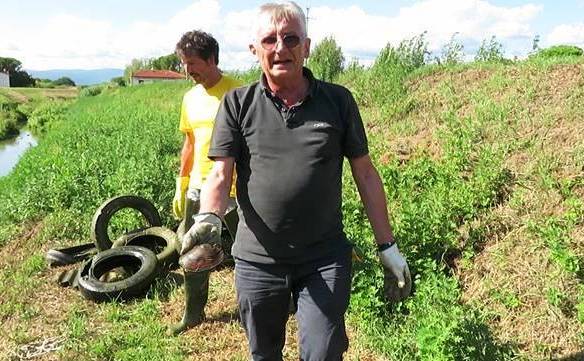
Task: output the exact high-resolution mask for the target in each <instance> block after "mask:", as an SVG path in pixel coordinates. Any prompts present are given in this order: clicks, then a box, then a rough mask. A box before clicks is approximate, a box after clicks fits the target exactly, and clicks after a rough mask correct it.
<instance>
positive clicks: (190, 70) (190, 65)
mask: <svg viewBox="0 0 584 361" xmlns="http://www.w3.org/2000/svg"><path fill="white" fill-rule="evenodd" d="M180 60H181V62H182V64H183V67H184V69H185V71H186V72H187V74H189V76H190V77H191V78H192V79H193V80H194V81H195V82H197V83H199V84H201V85H203V86H204V87H205V88H207V87H208V85H209V81H210V79H209V77H210V75H211V74H212V71H213V69H214V68H216V67H217V65H215V62H214V60H213V57H210V58H209V59H208V60H203V59H201V58H200V57H198V56H196V55H181V57H180Z"/></svg>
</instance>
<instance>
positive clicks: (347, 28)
mask: <svg viewBox="0 0 584 361" xmlns="http://www.w3.org/2000/svg"><path fill="white" fill-rule="evenodd" d="M263 2H264V1H236V0H167V1H164V2H163V1H147V0H142V1H137V0H126V1H114V0H100V1H92V2H86V1H81V0H52V1H50V2H49V1H46V0H45V1H41V0H21V1H8V0H3V1H2V3H1V4H0V9H1V11H0V56H10V57H15V58H17V59H19V60H21V61H22V63H23V66H24V68H26V69H34V70H44V69H63V68H77V69H96V68H105V67H115V68H123V67H124V66H125V65H126V64H128V63H129V62H130V61H131V59H132V58H143V57H153V56H160V55H165V54H168V53H170V52H171V51H172V50H173V47H174V44H175V43H176V41H177V40H178V38H179V37H180V35H181V34H182V33H183V32H185V31H187V30H190V29H194V28H200V29H203V30H206V31H209V32H211V33H212V34H213V35H215V37H216V38H217V39H218V40H219V42H220V46H221V56H220V58H221V59H220V60H221V66H222V67H223V68H225V69H245V68H248V67H249V66H251V65H252V64H253V63H254V58H253V57H252V56H251V55H250V54H249V52H248V51H247V44H248V43H249V40H250V35H249V34H250V26H251V19H252V18H253V10H254V9H255V8H256V7H257V6H258V5H259V4H261V3H263ZM297 3H298V4H299V5H300V6H301V7H302V8H304V9H306V8H309V9H310V11H309V36H310V37H311V38H312V44H313V45H314V44H316V43H318V41H320V40H321V39H322V38H323V37H325V36H328V35H333V36H334V37H335V39H336V40H337V43H339V45H340V46H341V48H342V49H343V52H344V54H345V57H346V58H347V59H353V58H354V59H358V60H359V61H361V62H363V63H369V62H371V61H372V60H373V59H374V57H375V55H376V54H377V52H378V51H379V49H381V48H382V47H383V46H384V45H385V44H387V43H388V42H391V43H392V44H397V43H399V41H401V40H403V39H407V38H411V37H412V36H414V35H417V34H420V33H422V32H423V31H427V32H428V33H427V40H428V42H429V47H430V50H432V51H433V52H434V53H435V54H436V55H439V54H440V51H441V49H442V47H443V46H444V44H445V43H446V42H447V41H448V40H449V39H450V38H451V37H452V35H453V34H454V33H457V35H456V38H457V39H458V40H459V41H460V42H462V43H463V44H464V46H465V49H464V51H465V53H467V54H468V57H472V54H473V53H474V52H475V51H476V49H477V47H478V45H479V44H480V42H481V41H482V40H483V39H486V38H490V37H491V36H493V35H494V36H496V38H497V40H498V41H500V42H501V43H502V44H503V45H504V49H505V51H506V54H507V56H509V57H513V56H517V57H524V56H526V55H527V53H528V52H529V51H530V50H531V46H532V41H533V38H534V37H535V35H539V36H540V38H541V42H540V45H541V46H549V45H554V44H560V43H562V44H573V45H577V46H580V47H584V0H571V1H551V0H534V1H523V0H507V1H504V0H393V1H389V0H386V1H381V0H377V1H374V0H361V1H351V0H336V1H332V0H319V1H316V0H303V1H297Z"/></svg>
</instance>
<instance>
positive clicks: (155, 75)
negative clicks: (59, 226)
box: [132, 70, 186, 85]
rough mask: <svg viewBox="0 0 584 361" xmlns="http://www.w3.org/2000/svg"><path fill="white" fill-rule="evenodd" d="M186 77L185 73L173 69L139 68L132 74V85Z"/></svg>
mask: <svg viewBox="0 0 584 361" xmlns="http://www.w3.org/2000/svg"><path fill="white" fill-rule="evenodd" d="M185 79H186V77H185V76H184V74H181V73H177V72H175V71H172V70H138V71H136V72H135V73H134V74H132V85H137V84H145V83H153V82H157V81H175V80H185Z"/></svg>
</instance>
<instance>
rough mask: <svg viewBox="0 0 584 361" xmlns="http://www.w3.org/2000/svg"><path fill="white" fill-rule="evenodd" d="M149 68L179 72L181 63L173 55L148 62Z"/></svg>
mask: <svg viewBox="0 0 584 361" xmlns="http://www.w3.org/2000/svg"><path fill="white" fill-rule="evenodd" d="M150 67H151V68H152V69H156V70H172V71H176V72H180V71H181V63H180V59H179V58H178V56H177V55H176V54H174V53H172V54H168V55H163V56H161V57H159V58H156V59H153V60H151V61H150Z"/></svg>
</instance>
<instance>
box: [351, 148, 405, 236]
mask: <svg viewBox="0 0 584 361" xmlns="http://www.w3.org/2000/svg"><path fill="white" fill-rule="evenodd" d="M350 163H351V171H352V173H353V178H354V179H355V183H356V184H357V189H358V190H359V195H360V196H361V200H362V201H363V205H364V206H365V213H367V218H369V222H370V223H371V228H373V234H374V235H375V239H376V240H377V242H380V243H386V242H388V241H390V242H393V240H394V239H393V234H392V231H391V226H390V224H389V216H388V214H387V203H386V201H385V190H384V189H383V183H382V182H381V178H380V177H379V173H378V172H377V169H375V167H374V166H373V164H372V163H371V159H370V158H369V156H368V155H367V156H363V157H360V158H355V159H352V160H351V161H350Z"/></svg>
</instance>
